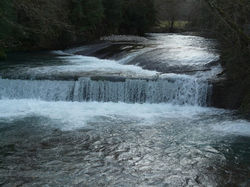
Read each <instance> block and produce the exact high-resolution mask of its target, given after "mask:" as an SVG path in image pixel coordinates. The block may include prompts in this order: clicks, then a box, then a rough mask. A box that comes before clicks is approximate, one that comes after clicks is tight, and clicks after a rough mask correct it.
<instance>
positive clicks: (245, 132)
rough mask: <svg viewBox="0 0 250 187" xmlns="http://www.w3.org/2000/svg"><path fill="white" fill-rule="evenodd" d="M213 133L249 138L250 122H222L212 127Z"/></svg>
mask: <svg viewBox="0 0 250 187" xmlns="http://www.w3.org/2000/svg"><path fill="white" fill-rule="evenodd" d="M212 129H213V130H214V131H218V132H220V133H222V134H224V135H227V134H235V135H241V136H250V122H247V121H245V120H234V121H223V122H221V123H216V124H214V125H213V126H212Z"/></svg>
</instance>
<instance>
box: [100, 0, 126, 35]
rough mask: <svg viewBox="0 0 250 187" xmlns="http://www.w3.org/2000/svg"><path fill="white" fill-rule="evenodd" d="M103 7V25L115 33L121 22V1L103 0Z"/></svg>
mask: <svg viewBox="0 0 250 187" xmlns="http://www.w3.org/2000/svg"><path fill="white" fill-rule="evenodd" d="M103 7H104V25H105V26H106V27H107V30H108V31H110V32H112V33H117V32H118V31H119V27H120V24H121V22H122V7H123V1H122V0H120V1H117V0H103Z"/></svg>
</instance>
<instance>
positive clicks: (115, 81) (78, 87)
mask: <svg viewBox="0 0 250 187" xmlns="http://www.w3.org/2000/svg"><path fill="white" fill-rule="evenodd" d="M103 39H105V40H109V41H102V42H100V43H97V44H93V45H88V46H82V47H79V48H75V49H69V50H65V51H54V52H42V53H36V54H34V53H32V54H24V53H20V54H12V55H10V56H11V58H10V59H9V60H8V61H7V62H1V63H0V77H2V78H0V83H1V84H0V97H1V99H0V137H1V138H0V186H250V123H249V122H247V121H245V120H243V119H240V116H239V115H238V114H237V113H236V112H233V111H226V110H220V109H215V108H206V107H201V106H204V105H205V104H206V102H207V99H208V98H209V90H210V85H209V84H208V80H209V79H213V78H214V77H216V74H218V73H219V72H220V71H221V67H220V65H219V64H218V63H217V62H216V61H217V60H218V58H219V56H218V53H217V51H216V42H215V41H213V40H210V39H205V38H202V37H197V36H184V35H177V34H173V35H172V34H150V35H149V36H148V37H147V39H145V38H138V37H124V36H113V37H107V38H103ZM81 55H85V56H81ZM101 58H102V59H101ZM128 64H130V65H128ZM86 77H87V78H86ZM6 78H9V79H6ZM11 79H17V80H11ZM19 79H25V80H19ZM37 79H38V80H37ZM41 79H42V80H41ZM84 94H85V95H84ZM84 96H86V99H83V98H84ZM127 96H129V99H128V100H126V98H127ZM147 97H149V99H148V100H147V99H145V98H147ZM75 98H76V99H75ZM131 99H132V100H131ZM76 101H78V102H76ZM79 101H80V102H79ZM86 101H89V102H86ZM93 101H99V102H93ZM104 101H114V102H117V103H111V102H106V103H104ZM151 101H152V102H151ZM123 102H128V103H131V102H132V103H134V102H139V103H142V104H138V103H135V104H128V103H123ZM149 103H158V104H149ZM177 104H181V105H177Z"/></svg>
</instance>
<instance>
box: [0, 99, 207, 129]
mask: <svg viewBox="0 0 250 187" xmlns="http://www.w3.org/2000/svg"><path fill="white" fill-rule="evenodd" d="M208 110H211V109H208V108H201V107H192V106H175V105H170V104H125V103H98V102H83V103H79V102H44V101H39V100H0V120H7V121H9V120H15V119H20V118H24V117H29V116H42V117H47V118H49V119H50V120H53V121H59V122H60V123H59V124H60V127H59V128H61V129H62V130H74V129H78V128H82V127H84V126H86V125H88V124H89V122H99V123H104V122H105V121H106V122H107V121H109V120H112V121H113V123H116V124H117V125H118V124H119V121H124V120H125V121H126V122H129V123H136V124H141V125H154V124H156V123H166V119H168V118H177V119H178V118H189V119H192V118H195V116H196V115H197V114H200V113H204V112H206V111H208Z"/></svg>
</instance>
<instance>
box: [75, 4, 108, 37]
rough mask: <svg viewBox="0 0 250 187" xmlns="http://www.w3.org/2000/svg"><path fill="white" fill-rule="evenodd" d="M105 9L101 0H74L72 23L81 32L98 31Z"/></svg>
mask: <svg viewBox="0 0 250 187" xmlns="http://www.w3.org/2000/svg"><path fill="white" fill-rule="evenodd" d="M103 11H104V10H103V6H102V1H101V0H72V15H71V17H72V23H73V24H74V25H75V26H76V28H77V29H79V30H80V31H81V32H90V33H92V32H96V31H97V27H98V26H100V24H101V22H102V19H103V16H104V15H103Z"/></svg>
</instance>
